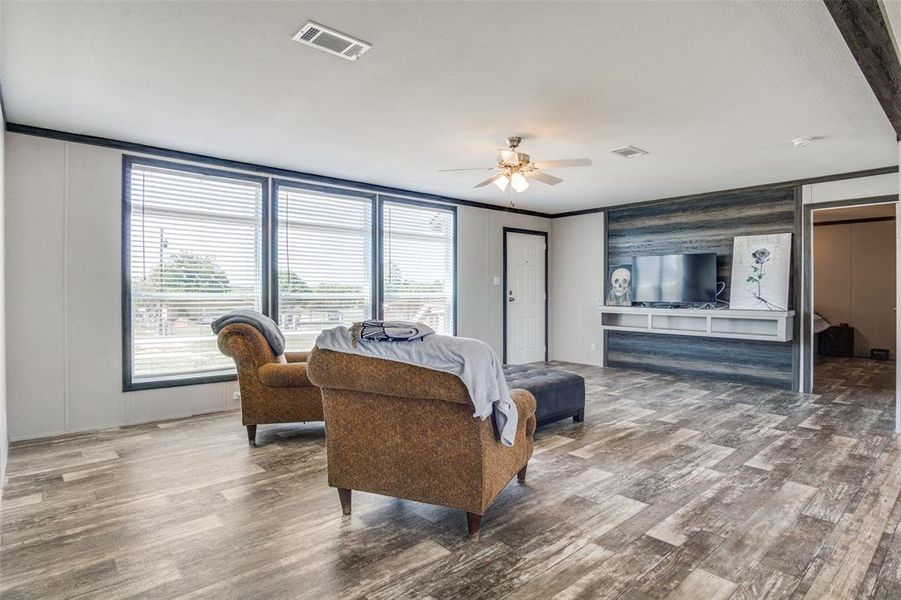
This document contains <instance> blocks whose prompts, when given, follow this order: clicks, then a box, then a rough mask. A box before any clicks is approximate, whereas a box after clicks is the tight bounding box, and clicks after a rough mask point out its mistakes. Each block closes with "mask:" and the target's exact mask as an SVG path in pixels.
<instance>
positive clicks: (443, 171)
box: [438, 166, 494, 173]
mask: <svg viewBox="0 0 901 600" xmlns="http://www.w3.org/2000/svg"><path fill="white" fill-rule="evenodd" d="M493 168H494V167H493V166H492V167H473V168H471V169H438V172H439V173H455V172H457V171H490V170H491V169H493Z"/></svg>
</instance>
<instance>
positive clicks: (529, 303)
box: [504, 232, 547, 365]
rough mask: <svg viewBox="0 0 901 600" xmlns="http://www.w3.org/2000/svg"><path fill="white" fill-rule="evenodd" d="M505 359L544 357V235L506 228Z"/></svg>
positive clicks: (514, 361) (519, 360)
mask: <svg viewBox="0 0 901 600" xmlns="http://www.w3.org/2000/svg"><path fill="white" fill-rule="evenodd" d="M506 244H507V289H506V290H505V297H504V301H505V303H506V305H507V339H506V344H507V346H506V348H507V363H508V364H513V365H516V364H522V363H530V362H538V361H542V360H544V357H545V346H546V344H547V340H545V331H544V329H545V327H544V322H545V318H546V315H545V298H546V295H547V290H546V289H545V283H546V279H545V268H546V265H545V260H544V256H545V248H546V243H545V237H544V236H543V235H535V234H529V233H514V232H508V233H507V236H506Z"/></svg>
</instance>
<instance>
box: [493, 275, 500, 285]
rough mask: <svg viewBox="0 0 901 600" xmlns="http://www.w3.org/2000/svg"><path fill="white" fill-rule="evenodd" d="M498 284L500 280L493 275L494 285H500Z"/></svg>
mask: <svg viewBox="0 0 901 600" xmlns="http://www.w3.org/2000/svg"><path fill="white" fill-rule="evenodd" d="M500 284H501V278H500V277H498V276H497V275H495V276H494V285H500Z"/></svg>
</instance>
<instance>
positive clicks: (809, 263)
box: [799, 194, 901, 433]
mask: <svg viewBox="0 0 901 600" xmlns="http://www.w3.org/2000/svg"><path fill="white" fill-rule="evenodd" d="M898 200H899V197H898V195H895V194H889V195H885V196H869V197H865V198H855V199H848V200H834V201H831V202H810V203H808V204H805V205H804V215H803V223H802V229H803V232H804V249H803V252H804V256H803V267H804V268H803V271H804V272H803V274H802V275H803V287H804V290H803V293H802V295H801V349H802V357H803V359H802V361H801V372H800V374H799V377H800V382H799V384H800V385H799V390H800V391H801V392H802V393H807V394H809V393H812V392H813V384H814V381H813V367H814V360H813V352H814V347H813V295H814V294H813V267H814V264H813V257H814V253H813V244H814V239H813V212H814V211H815V210H822V209H826V210H828V209H836V208H848V207H853V206H867V205H877V204H895V214H896V216H895V228H896V229H895V252H896V254H897V253H898V252H899V250H901V244H899V241H898V240H899V237H898V234H899V232H901V230H899V229H898V224H899V222H898V213H899V212H901V206H899V201H898ZM899 268H901V264H898V265H896V268H895V286H896V289H898V290H901V277H899ZM896 296H897V293H896ZM898 301H899V298H898V297H896V298H895V302H896V303H897V302H898ZM899 331H901V316H899V315H898V312H897V311H895V338H896V343H895V346H896V348H897V347H898V344H897V341H898V338H901V335H899ZM899 370H901V355H899V354H898V351H897V350H896V352H895V371H896V373H895V376H896V386H895V432H896V433H899V432H901V394H899V391H901V389H899V385H898V384H897V382H898V380H899V376H901V372H899Z"/></svg>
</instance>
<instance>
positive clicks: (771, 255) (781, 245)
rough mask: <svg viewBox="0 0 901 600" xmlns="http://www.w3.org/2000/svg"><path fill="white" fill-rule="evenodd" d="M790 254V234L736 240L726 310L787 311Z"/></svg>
mask: <svg viewBox="0 0 901 600" xmlns="http://www.w3.org/2000/svg"><path fill="white" fill-rule="evenodd" d="M791 251H792V234H790V233H776V234H771V235H746V236H739V237H736V238H735V239H734V240H733V249H732V292H731V295H730V298H729V308H732V309H744V310H788V277H789V271H790V270H791Z"/></svg>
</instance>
